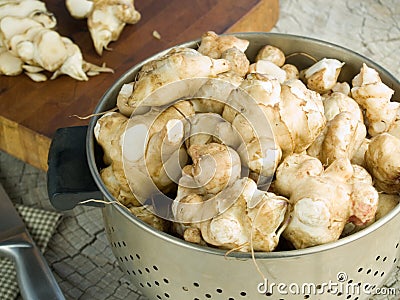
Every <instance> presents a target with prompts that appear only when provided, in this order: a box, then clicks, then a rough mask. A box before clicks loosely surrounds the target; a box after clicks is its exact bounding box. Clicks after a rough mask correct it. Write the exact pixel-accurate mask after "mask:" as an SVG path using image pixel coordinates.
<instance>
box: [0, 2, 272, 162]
mask: <svg viewBox="0 0 400 300" xmlns="http://www.w3.org/2000/svg"><path fill="white" fill-rule="evenodd" d="M46 4H47V8H48V10H49V11H51V12H53V13H54V14H55V16H56V18H57V21H58V26H57V30H58V32H60V34H62V35H64V36H67V37H70V38H71V39H72V40H73V41H74V42H75V43H76V44H77V45H79V47H80V48H81V50H82V53H83V57H84V59H85V60H86V61H88V62H91V63H95V64H98V65H101V64H102V63H103V62H105V63H106V64H107V66H108V67H111V68H113V69H114V74H109V73H104V74H101V75H99V76H95V77H91V78H90V79H89V81H87V82H79V81H76V80H74V79H72V78H70V77H67V76H62V77H59V78H57V79H55V80H51V81H50V80H48V81H46V82H41V83H38V82H33V81H31V80H30V79H29V78H28V77H27V76H26V75H20V76H16V77H7V76H0V149H1V150H3V151H5V152H8V153H9V154H11V155H13V156H15V157H17V158H19V159H21V160H23V161H24V162H27V163H29V164H31V165H33V166H35V167H38V168H40V169H43V170H46V169H47V154H48V149H49V146H50V142H51V138H52V136H53V134H54V132H55V131H56V129H57V128H59V127H67V126H75V125H85V124H87V123H88V121H82V120H79V119H77V118H75V117H71V116H72V115H75V114H76V115H80V116H85V115H88V114H90V113H91V112H92V111H93V110H94V107H95V106H96V104H97V103H98V101H99V99H100V98H101V96H102V95H103V94H104V93H105V92H106V90H107V89H108V87H110V86H111V85H112V83H113V82H114V81H115V80H116V79H117V78H119V77H120V76H121V75H122V74H123V73H125V72H126V71H127V70H128V69H129V68H131V67H132V66H134V65H135V64H136V63H138V62H140V61H141V60H143V59H145V58H147V57H149V56H151V55H153V54H155V53H157V52H159V51H161V50H164V49H166V48H169V47H171V46H173V45H176V44H178V43H182V42H185V41H189V40H193V39H198V38H200V36H201V35H202V34H203V33H204V32H205V31H208V30H213V31H215V32H217V33H224V32H241V31H269V30H270V29H271V28H272V27H273V26H274V25H275V23H276V21H277V19H278V14H279V0H246V1H232V0H136V1H135V6H136V8H137V9H138V10H139V11H140V13H141V15H142V18H141V20H140V21H139V22H138V23H137V24H135V25H128V26H126V27H125V28H124V30H123V32H122V34H121V36H120V38H119V40H118V41H116V42H113V43H111V44H110V47H111V48H112V51H105V52H104V53H103V55H102V56H101V57H100V56H98V55H97V54H96V53H95V51H94V48H93V46H92V41H91V38H90V35H89V32H88V29H87V25H86V20H75V19H73V18H72V17H71V16H70V15H69V14H68V12H67V10H66V8H65V5H64V3H63V1H55V0H50V1H46ZM154 30H156V31H157V32H159V33H160V35H161V39H160V40H158V39H156V38H154V37H153V35H152V32H153V31H154Z"/></svg>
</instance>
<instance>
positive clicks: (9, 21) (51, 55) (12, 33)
mask: <svg viewBox="0 0 400 300" xmlns="http://www.w3.org/2000/svg"><path fill="white" fill-rule="evenodd" d="M56 24H57V21H56V18H55V17H54V15H53V14H51V13H50V12H49V11H47V9H46V6H45V4H44V2H41V1H38V0H17V1H11V2H8V3H5V4H3V5H1V6H0V75H8V76H15V75H19V74H21V73H22V72H24V73H25V74H26V75H27V76H28V77H30V78H31V79H32V80H34V81H45V80H47V75H46V74H45V73H44V71H47V72H51V73H53V75H52V76H51V78H50V79H54V78H56V77H57V76H59V75H61V74H66V75H68V76H70V77H72V78H74V79H76V80H80V81H86V80H88V76H94V75H98V74H99V73H100V72H112V69H110V68H106V67H104V66H102V67H99V66H95V65H93V64H90V63H87V62H85V61H84V59H83V57H82V53H81V50H80V48H79V47H78V46H77V45H76V44H74V43H73V42H72V41H71V40H70V39H68V38H67V37H63V36H61V35H60V34H59V33H58V32H57V31H56V30H55V27H56Z"/></svg>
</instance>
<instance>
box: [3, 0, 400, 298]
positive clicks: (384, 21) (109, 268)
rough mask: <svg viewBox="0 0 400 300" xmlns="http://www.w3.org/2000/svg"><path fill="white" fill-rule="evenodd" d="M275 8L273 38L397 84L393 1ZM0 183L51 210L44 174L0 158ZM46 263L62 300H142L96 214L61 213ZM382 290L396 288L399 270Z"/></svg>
mask: <svg viewBox="0 0 400 300" xmlns="http://www.w3.org/2000/svg"><path fill="white" fill-rule="evenodd" d="M280 4H281V8H280V18H279V21H278V23H277V24H276V26H275V28H274V29H273V30H272V31H273V32H284V33H292V34H297V35H304V36H310V37H314V38H318V39H322V40H326V41H329V42H332V43H336V44H339V45H341V46H344V47H346V48H350V49H352V50H354V51H357V52H359V53H361V54H364V55H365V56H367V57H369V58H371V59H373V60H375V61H377V62H378V63H379V64H381V65H382V66H383V67H385V68H387V69H388V70H389V71H390V72H391V73H392V74H393V75H395V76H396V77H397V78H400V59H399V54H400V53H399V49H400V24H399V22H400V2H399V1H398V0H380V1H379V0H364V1H361V0H347V1H346V0H337V1H325V0H281V2H280ZM0 182H1V183H2V184H3V186H4V188H5V189H6V191H7V192H8V194H9V196H10V198H11V199H12V200H13V201H15V202H18V203H23V204H26V205H35V206H37V207H41V208H44V209H50V210H51V209H52V207H51V206H50V204H49V201H48V197H47V189H46V175H45V173H44V172H42V171H39V170H37V169H35V168H33V167H31V166H29V165H26V164H24V163H22V162H20V161H18V160H17V159H15V158H13V157H10V156H9V155H7V154H5V153H1V152H0ZM45 257H46V259H47V260H48V262H49V264H50V265H51V267H52V269H53V271H54V273H55V276H56V279H57V280H58V282H59V283H60V286H61V289H62V290H63V292H64V293H65V296H66V298H67V299H80V300H83V299H99V300H102V299H110V300H113V299H115V300H118V299H130V300H145V299H146V298H145V297H144V296H142V295H141V294H140V292H138V291H137V289H136V287H135V286H133V285H132V284H130V283H129V281H128V279H127V278H126V276H125V274H124V273H123V272H122V271H121V270H120V268H119V266H118V264H117V262H116V260H115V258H114V256H113V254H112V252H111V250H110V247H109V245H108V242H107V239H106V236H105V232H104V228H103V223H102V215H101V211H100V209H99V208H93V207H83V206H81V207H77V208H75V209H73V210H71V211H69V212H67V213H65V216H64V218H63V220H62V222H61V224H60V225H59V227H58V229H57V232H56V233H55V235H54V236H53V238H52V239H51V241H50V243H49V246H48V251H47V252H46V253H45ZM386 286H388V287H396V288H398V289H399V288H400V268H399V267H397V269H396V270H395V272H393V274H392V275H391V276H390V278H389V279H388V281H387V283H386ZM0 298H1V297H0ZM398 298H399V296H397V297H388V296H380V297H379V296H375V297H374V298H373V299H376V300H377V299H382V300H383V299H386V300H389V299H390V300H394V299H398ZM174 300H175V299H174ZM178 300H180V299H178Z"/></svg>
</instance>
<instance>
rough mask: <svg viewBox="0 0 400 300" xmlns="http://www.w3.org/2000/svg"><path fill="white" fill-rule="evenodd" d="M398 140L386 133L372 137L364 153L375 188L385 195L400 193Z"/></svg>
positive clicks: (399, 143) (399, 147)
mask: <svg viewBox="0 0 400 300" xmlns="http://www.w3.org/2000/svg"><path fill="white" fill-rule="evenodd" d="M399 151H400V140H399V139H398V138H397V137H395V136H392V135H390V134H388V133H381V134H379V135H377V136H375V137H373V138H372V139H371V141H370V143H369V146H368V149H367V151H366V152H365V165H366V168H367V170H368V171H369V172H370V173H371V175H372V177H373V178H374V181H375V186H376V187H377V188H378V189H379V190H380V191H383V192H385V193H387V194H396V193H399V192H400V180H399V178H400V159H399V156H398V155H394V153H398V152H399Z"/></svg>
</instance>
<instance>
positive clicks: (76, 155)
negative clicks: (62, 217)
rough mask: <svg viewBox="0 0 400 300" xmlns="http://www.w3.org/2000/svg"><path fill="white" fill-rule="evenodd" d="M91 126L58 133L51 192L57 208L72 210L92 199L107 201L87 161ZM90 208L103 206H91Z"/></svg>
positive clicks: (50, 164)
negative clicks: (88, 130)
mask: <svg viewBox="0 0 400 300" xmlns="http://www.w3.org/2000/svg"><path fill="white" fill-rule="evenodd" d="M87 129H88V126H75V127H65V128H59V129H57V131H56V133H55V135H54V137H53V139H52V142H51V145H50V150H49V155H48V170H47V191H48V195H49V199H50V202H51V204H52V205H53V206H54V208H56V209H58V210H69V209H72V208H74V207H75V206H76V205H77V204H78V203H79V202H81V201H84V200H88V199H103V195H102V193H101V192H100V191H99V189H98V187H97V185H96V183H95V181H94V179H93V177H92V174H91V172H90V169H89V165H88V161H87V157H86V133H87ZM87 205H92V206H99V205H101V204H98V203H95V202H89V203H88V204H87Z"/></svg>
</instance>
